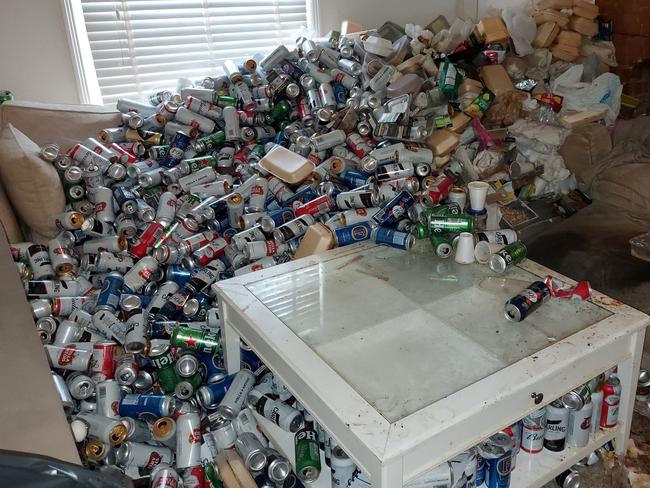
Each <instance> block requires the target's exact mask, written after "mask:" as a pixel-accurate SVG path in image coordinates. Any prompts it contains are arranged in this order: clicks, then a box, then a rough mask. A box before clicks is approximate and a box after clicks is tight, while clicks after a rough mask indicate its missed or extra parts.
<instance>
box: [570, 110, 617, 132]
mask: <svg viewBox="0 0 650 488" xmlns="http://www.w3.org/2000/svg"><path fill="white" fill-rule="evenodd" d="M605 115H607V109H606V108H604V109H589V110H585V111H584V112H573V113H566V114H563V115H560V117H559V118H558V120H559V121H560V124H562V125H563V126H564V127H567V128H569V129H574V128H576V127H580V126H582V125H587V124H590V123H592V122H598V121H599V120H600V119H602V118H603V117H605Z"/></svg>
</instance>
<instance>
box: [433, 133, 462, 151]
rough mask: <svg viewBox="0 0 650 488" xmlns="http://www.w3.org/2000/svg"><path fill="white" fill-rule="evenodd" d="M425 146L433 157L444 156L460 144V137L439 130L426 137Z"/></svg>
mask: <svg viewBox="0 0 650 488" xmlns="http://www.w3.org/2000/svg"><path fill="white" fill-rule="evenodd" d="M426 144H427V146H428V147H429V149H431V150H432V151H433V154H434V156H445V155H447V154H449V153H450V152H451V151H453V150H454V149H456V146H458V144H460V137H458V134H456V133H455V132H451V131H450V130H447V129H439V130H435V131H433V134H431V135H430V136H429V137H427V139H426Z"/></svg>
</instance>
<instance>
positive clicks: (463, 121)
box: [450, 112, 472, 134]
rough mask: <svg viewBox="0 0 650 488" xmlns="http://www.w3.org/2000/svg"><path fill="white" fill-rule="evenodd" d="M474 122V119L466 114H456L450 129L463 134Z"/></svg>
mask: <svg viewBox="0 0 650 488" xmlns="http://www.w3.org/2000/svg"><path fill="white" fill-rule="evenodd" d="M471 121H472V118H471V117H470V116H469V115H467V114H466V113H464V112H456V113H455V114H454V116H453V117H452V118H451V127H450V129H451V130H452V131H454V132H455V133H457V134H461V133H462V132H463V131H464V130H465V129H466V128H467V126H468V125H469V123H470V122H471Z"/></svg>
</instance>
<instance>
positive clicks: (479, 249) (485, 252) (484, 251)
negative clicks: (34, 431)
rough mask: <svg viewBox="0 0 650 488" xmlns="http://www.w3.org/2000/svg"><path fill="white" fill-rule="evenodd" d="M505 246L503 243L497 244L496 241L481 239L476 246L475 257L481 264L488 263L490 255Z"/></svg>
mask: <svg viewBox="0 0 650 488" xmlns="http://www.w3.org/2000/svg"><path fill="white" fill-rule="evenodd" d="M503 247H504V245H503V244H496V243H494V242H488V241H479V242H477V243H476V246H475V247H474V257H475V258H476V261H477V262H479V263H480V264H488V263H489V262H490V256H492V255H493V254H494V253H496V252H497V251H499V250H500V249H502V248H503Z"/></svg>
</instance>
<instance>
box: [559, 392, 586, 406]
mask: <svg viewBox="0 0 650 488" xmlns="http://www.w3.org/2000/svg"><path fill="white" fill-rule="evenodd" d="M584 404H585V402H584V399H583V398H582V397H581V396H580V394H579V393H578V392H577V391H575V390H572V391H570V392H569V393H566V394H565V395H563V396H562V405H564V408H568V409H569V410H580V409H581V408H582V407H583V406H584Z"/></svg>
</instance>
